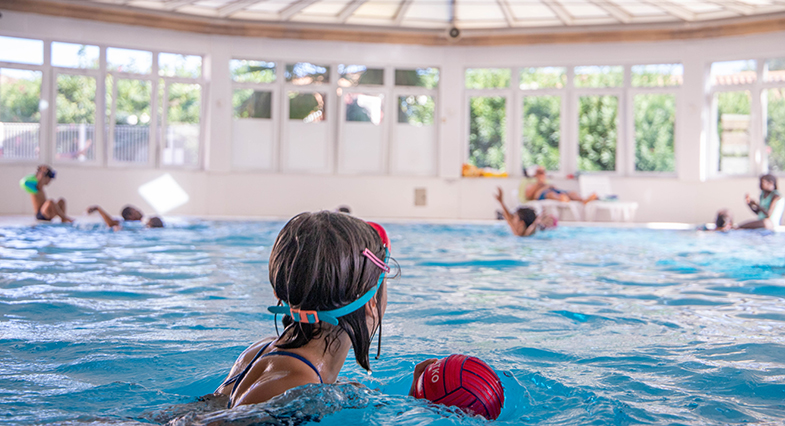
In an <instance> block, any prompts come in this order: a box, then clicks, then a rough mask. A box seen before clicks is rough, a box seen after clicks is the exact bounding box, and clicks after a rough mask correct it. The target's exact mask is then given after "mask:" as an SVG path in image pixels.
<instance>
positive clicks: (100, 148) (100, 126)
mask: <svg viewBox="0 0 785 426" xmlns="http://www.w3.org/2000/svg"><path fill="white" fill-rule="evenodd" d="M55 42H61V41H60V40H55V41H53V42H50V43H49V45H50V46H51V44H52V43H55ZM63 43H70V42H63ZM71 44H80V45H85V46H88V45H87V44H84V43H71ZM89 46H96V45H89ZM99 52H100V53H99V56H98V58H99V59H98V62H99V67H98V69H90V68H67V67H55V66H52V67H51V68H52V72H51V74H50V75H51V78H52V82H51V88H52V93H51V99H52V102H51V103H50V108H51V109H52V114H51V117H52V125H51V128H50V130H49V132H50V135H49V137H50V138H51V141H52V146H51V151H52V163H53V164H63V165H74V166H84V167H103V166H104V146H105V145H104V139H105V137H104V134H105V131H106V127H105V124H104V121H105V117H106V78H105V77H104V79H103V81H102V80H101V76H102V69H104V70H105V67H104V66H102V61H103V62H104V65H105V59H106V58H105V53H104V52H105V50H104V49H102V48H100V47H99ZM60 75H76V76H84V77H91V78H94V79H95V117H94V118H93V121H94V123H95V124H94V126H95V130H94V132H93V137H94V145H93V146H94V151H93V152H94V156H95V158H93V160H86V161H76V160H58V159H57V125H58V124H59V123H57V77H58V76H60Z"/></svg>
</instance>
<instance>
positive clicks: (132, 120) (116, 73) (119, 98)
mask: <svg viewBox="0 0 785 426" xmlns="http://www.w3.org/2000/svg"><path fill="white" fill-rule="evenodd" d="M106 62H107V71H108V73H107V76H106V96H107V102H106V105H107V119H108V126H107V128H108V132H107V140H108V146H109V152H110V156H109V160H110V162H111V163H114V164H136V165H153V160H154V156H153V155H151V153H152V152H153V149H152V147H153V144H154V142H155V140H154V139H153V137H154V135H155V132H152V131H151V129H153V128H155V125H156V124H157V122H158V117H157V116H156V115H155V114H153V110H154V103H153V102H154V101H157V99H154V96H153V94H154V93H155V92H156V90H155V89H156V88H157V83H158V81H157V80H156V79H155V78H153V77H152V75H151V72H152V62H153V53H152V52H146V51H140V50H130V49H116V48H112V47H110V48H108V49H106Z"/></svg>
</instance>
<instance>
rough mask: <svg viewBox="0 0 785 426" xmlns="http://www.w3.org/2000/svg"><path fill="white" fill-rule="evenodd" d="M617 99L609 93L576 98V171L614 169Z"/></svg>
mask: <svg viewBox="0 0 785 426" xmlns="http://www.w3.org/2000/svg"><path fill="white" fill-rule="evenodd" d="M618 111H619V98H618V97H617V96H612V95H591V96H581V97H580V98H579V99H578V170H580V171H590V172H595V171H613V170H616V141H617V114H618Z"/></svg>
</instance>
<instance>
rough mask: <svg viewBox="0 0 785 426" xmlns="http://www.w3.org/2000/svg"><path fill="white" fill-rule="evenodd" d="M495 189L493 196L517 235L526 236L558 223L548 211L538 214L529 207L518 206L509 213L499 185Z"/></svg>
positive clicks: (553, 226)
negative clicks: (513, 212) (513, 211)
mask: <svg viewBox="0 0 785 426" xmlns="http://www.w3.org/2000/svg"><path fill="white" fill-rule="evenodd" d="M496 189H497V190H498V192H497V193H496V195H495V196H494V198H496V201H498V202H499V204H500V205H501V206H502V215H504V220H506V221H507V224H508V225H510V230H512V233H513V234H515V235H517V236H519V237H528V236H530V235H532V234H534V233H535V232H536V231H538V230H545V229H550V228H555V227H556V226H557V225H558V220H557V219H556V218H555V217H553V216H552V215H550V214H548V213H542V214H540V215H538V214H537V212H535V211H534V209H533V208H531V207H518V209H517V210H515V214H512V213H510V211H509V210H507V206H505V205H504V192H503V191H502V189H501V187H497V188H496Z"/></svg>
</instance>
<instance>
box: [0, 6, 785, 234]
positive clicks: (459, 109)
mask: <svg viewBox="0 0 785 426" xmlns="http://www.w3.org/2000/svg"><path fill="white" fill-rule="evenodd" d="M2 22H3V26H2V28H0V35H7V36H16V37H30V38H39V39H46V40H58V41H66V42H77V43H92V44H100V45H103V46H108V45H109V46H118V47H129V48H141V49H156V50H164V51H173V52H178V53H192V54H202V55H205V58H206V60H205V76H206V78H207V79H208V81H209V83H208V87H207V90H206V91H205V92H206V93H205V96H206V97H207V108H206V111H205V112H206V120H207V121H206V123H205V132H206V135H205V136H206V140H205V150H204V151H205V153H206V156H205V157H206V158H205V165H204V170H197V171H184V170H181V171H178V170H161V169H130V168H106V167H79V166H78V165H57V167H56V168H57V170H58V176H57V179H56V180H55V181H54V183H53V184H52V186H51V187H50V189H48V192H49V195H50V196H58V197H60V196H62V197H65V198H66V199H68V201H69V206H70V209H71V210H72V211H82V210H84V209H85V208H86V207H87V206H88V205H91V204H96V203H98V204H101V205H103V206H105V207H106V208H107V209H108V210H110V211H113V212H117V211H119V209H120V207H122V205H124V204H126V203H132V204H137V205H139V206H140V207H142V208H143V209H147V210H148V211H149V210H150V206H147V205H145V204H144V202H143V201H142V200H141V199H140V197H139V195H138V193H137V189H138V187H139V186H140V185H142V184H144V183H146V182H148V181H150V180H152V179H154V178H156V177H158V176H160V175H162V174H164V173H167V172H168V173H171V174H172V176H173V177H174V178H175V180H177V182H178V183H180V185H181V186H182V187H183V188H184V189H185V191H186V192H188V194H189V195H190V197H191V200H190V201H189V203H188V204H186V205H184V206H182V207H180V208H178V209H177V210H175V211H174V212H172V214H191V215H238V216H280V217H286V216H290V215H292V214H295V213H297V212H300V211H302V210H314V209H322V208H326V209H333V208H335V207H336V206H338V205H339V204H346V205H349V206H351V207H352V208H353V210H354V211H355V212H356V213H357V214H359V215H362V216H367V217H411V218H455V219H490V218H493V217H494V211H495V210H496V206H495V204H494V203H495V202H494V201H493V198H492V193H493V190H494V187H495V186H496V185H501V186H503V187H505V188H506V189H507V190H508V191H509V190H512V189H515V188H517V180H516V179H469V178H460V176H459V175H460V165H461V163H462V162H463V161H464V157H465V155H464V149H465V141H464V139H465V133H466V132H465V130H464V127H465V126H467V124H466V122H465V120H464V117H463V111H464V109H463V100H464V97H463V90H462V87H463V70H464V68H466V67H471V66H483V67H491V66H509V67H514V66H558V65H567V64H572V65H575V64H585V65H601V64H638V63H668V62H681V63H683V64H684V66H685V75H684V85H683V86H682V87H681V88H680V89H679V94H678V105H677V128H676V155H677V176H672V177H643V176H613V177H612V186H613V190H614V192H616V193H617V194H618V195H619V196H620V197H621V198H622V199H624V200H630V201H637V202H638V203H640V208H639V210H638V215H637V217H636V220H637V221H678V222H705V221H710V220H712V219H713V216H714V213H715V212H716V210H717V209H718V208H720V207H728V208H731V209H732V211H733V212H734V213H735V215H736V217H737V219H744V218H748V217H750V218H751V217H752V214H751V213H749V212H748V211H746V207H745V205H744V203H743V197H744V193H745V192H749V193H751V194H753V195H754V196H757V192H758V189H757V179H756V178H755V177H737V178H722V179H708V178H707V174H706V172H705V167H704V163H705V161H704V160H705V150H706V139H707V135H705V134H704V124H703V123H705V122H706V108H705V103H706V100H705V93H706V90H705V88H706V75H707V73H706V70H707V69H708V68H707V67H708V66H709V65H710V63H711V62H712V61H717V60H731V59H746V58H760V57H783V56H785V43H783V41H785V33H773V34H766V35H756V36H747V37H735V38H721V39H710V40H692V41H676V42H658V43H613V44H580V45H542V46H518V47H515V46H502V47H482V48H479V47H478V48H472V47H446V48H445V47H420V46H405V45H373V44H364V43H338V42H315V41H314V42H307V41H297V40H269V39H254V38H241V37H227V36H206V35H201V34H185V33H178V32H173V31H163V30H155V29H149V28H142V27H128V26H120V25H110V24H104V23H99V22H90V21H78V20H72V19H66V18H53V17H46V16H38V15H33V14H23V13H16V12H6V11H3V18H2ZM232 57H245V58H249V59H253V58H257V59H267V60H276V61H283V62H286V61H288V62H294V61H309V62H314V63H320V62H326V63H361V64H367V65H378V66H386V67H391V66H410V67H412V66H436V67H439V68H440V69H441V75H440V88H439V92H438V95H437V110H438V112H437V117H436V123H437V131H436V133H437V140H436V143H437V154H436V164H435V168H434V170H435V174H434V175H433V176H430V177H427V176H426V177H422V176H420V177H417V176H393V175H381V176H379V175H367V176H366V175H362V176H348V175H346V176H343V175H337V174H334V173H332V172H331V173H328V174H301V175H298V174H293V173H282V172H269V171H268V172H250V171H242V170H237V169H236V168H235V167H234V166H233V155H232V137H231V132H232V127H233V121H232V104H231V95H232V88H231V81H230V76H229V71H228V67H227V66H225V65H223V64H227V63H228V61H229V59H231V58H232ZM332 114H333V115H337V114H335V111H333V112H332ZM389 115H390V117H388V119H392V120H394V117H393V115H394V114H389ZM333 139H336V137H333ZM388 140H392V138H391V137H388ZM331 148H332V149H334V150H337V141H335V140H334V141H333V144H332V145H331ZM276 152H280V150H276ZM336 152H337V151H332V152H331V153H330V155H333V156H334V155H335V154H336ZM331 161H332V160H331ZM34 166H35V164H34V163H26V164H12V163H0V200H2V201H0V214H28V213H30V204H29V200H28V197H29V196H28V195H27V194H25V193H24V192H22V191H21V190H20V189H19V186H18V180H19V179H20V178H21V177H22V176H23V175H25V174H27V173H31V172H32V171H33V169H34ZM278 169H279V170H280V165H279V168H278ZM554 183H556V184H557V185H559V186H563V187H566V188H568V189H577V182H576V181H572V180H566V179H562V178H557V179H554ZM784 184H785V183H784ZM415 188H426V189H427V205H426V206H424V207H416V206H414V190H415ZM510 201H512V200H510Z"/></svg>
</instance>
